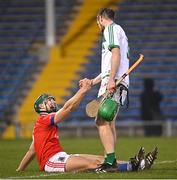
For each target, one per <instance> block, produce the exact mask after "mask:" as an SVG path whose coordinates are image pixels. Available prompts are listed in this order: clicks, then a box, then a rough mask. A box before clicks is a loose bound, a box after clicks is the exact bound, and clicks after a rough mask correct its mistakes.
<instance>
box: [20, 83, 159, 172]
mask: <svg viewBox="0 0 177 180" xmlns="http://www.w3.org/2000/svg"><path fill="white" fill-rule="evenodd" d="M90 87H91V85H90V80H88V79H84V80H82V87H81V88H80V89H79V91H78V92H77V93H76V94H75V95H74V96H73V97H72V98H71V99H69V100H68V101H67V102H66V103H65V104H64V106H63V108H61V109H59V110H58V107H57V103H56V101H55V98H54V97H53V96H50V95H48V94H42V95H40V96H39V97H38V99H37V100H36V101H35V104H34V108H35V111H36V112H37V113H39V114H40V116H39V118H38V119H37V121H36V123H35V126H34V130H33V141H32V143H31V145H30V148H29V150H28V151H27V153H26V154H25V156H24V158H23V159H22V161H21V163H20V165H19V167H18V168H17V171H24V170H25V169H26V167H27V166H28V164H29V163H30V162H31V161H32V160H33V159H34V157H35V155H36V156H37V160H38V163H39V166H40V169H41V170H42V171H46V172H73V171H74V172H77V171H84V170H91V169H94V170H95V168H97V167H98V165H99V164H100V163H102V162H103V159H104V158H103V156H98V155H87V154H77V155H76V154H73V155H69V154H67V153H66V152H64V150H63V148H62V147H61V145H60V142H59V137H58V129H57V126H56V124H57V123H59V122H61V121H63V120H64V119H65V118H66V117H67V116H68V115H69V114H70V113H71V112H72V111H73V110H74V109H75V108H76V107H77V106H78V105H79V103H80V102H81V100H82V99H83V97H84V96H85V94H86V92H87V91H88V90H89V89H90ZM151 156H152V157H153V159H152V160H151ZM155 158H156V156H154V153H153V152H152V153H151V152H150V153H149V154H147V156H145V157H144V150H143V148H141V149H140V151H139V153H138V155H137V156H135V157H134V158H131V160H130V161H128V162H118V166H117V169H116V171H123V170H129V171H133V170H138V169H142V170H143V169H144V168H145V169H148V168H150V167H151V165H152V164H153V161H154V159H155ZM148 160H149V161H148ZM142 162H145V166H144V165H143V163H142ZM94 172H95V171H94Z"/></svg>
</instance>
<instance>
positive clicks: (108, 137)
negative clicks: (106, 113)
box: [96, 118, 115, 154]
mask: <svg viewBox="0 0 177 180" xmlns="http://www.w3.org/2000/svg"><path fill="white" fill-rule="evenodd" d="M96 124H97V127H98V131H99V135H100V139H101V142H102V144H103V147H104V149H105V151H106V154H109V153H112V152H114V151H115V150H114V135H113V132H112V129H111V125H110V123H109V122H106V121H103V120H101V119H99V118H97V119H96Z"/></svg>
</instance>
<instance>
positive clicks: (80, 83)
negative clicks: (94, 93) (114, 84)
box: [79, 78, 92, 88]
mask: <svg viewBox="0 0 177 180" xmlns="http://www.w3.org/2000/svg"><path fill="white" fill-rule="evenodd" d="M86 79H87V78H84V79H81V80H80V81H79V87H80V88H81V87H82V86H83V82H84V80H86ZM87 80H88V81H89V82H88V83H89V84H90V86H92V80H91V79H87Z"/></svg>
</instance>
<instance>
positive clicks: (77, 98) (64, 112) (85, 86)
mask: <svg viewBox="0 0 177 180" xmlns="http://www.w3.org/2000/svg"><path fill="white" fill-rule="evenodd" d="M90 88H91V82H90V80H89V79H86V78H85V79H83V82H82V87H80V89H79V90H78V91H77V93H76V94H75V95H74V96H73V97H72V98H71V99H69V100H68V101H67V102H66V103H65V104H64V106H63V108H61V109H60V110H59V111H57V112H56V115H55V119H54V122H55V123H58V122H60V121H63V120H64V119H65V118H66V117H67V116H68V115H69V114H70V113H71V112H72V111H73V110H74V109H76V108H77V107H78V105H79V104H80V102H81V101H82V99H83V97H84V96H85V94H86V92H87V91H88V90H89V89H90Z"/></svg>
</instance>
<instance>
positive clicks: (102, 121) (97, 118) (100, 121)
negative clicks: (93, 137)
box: [95, 117, 109, 127]
mask: <svg viewBox="0 0 177 180" xmlns="http://www.w3.org/2000/svg"><path fill="white" fill-rule="evenodd" d="M95 122H96V126H97V127H99V126H106V125H109V123H108V122H107V121H104V120H102V119H101V118H99V117H96V119H95Z"/></svg>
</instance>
